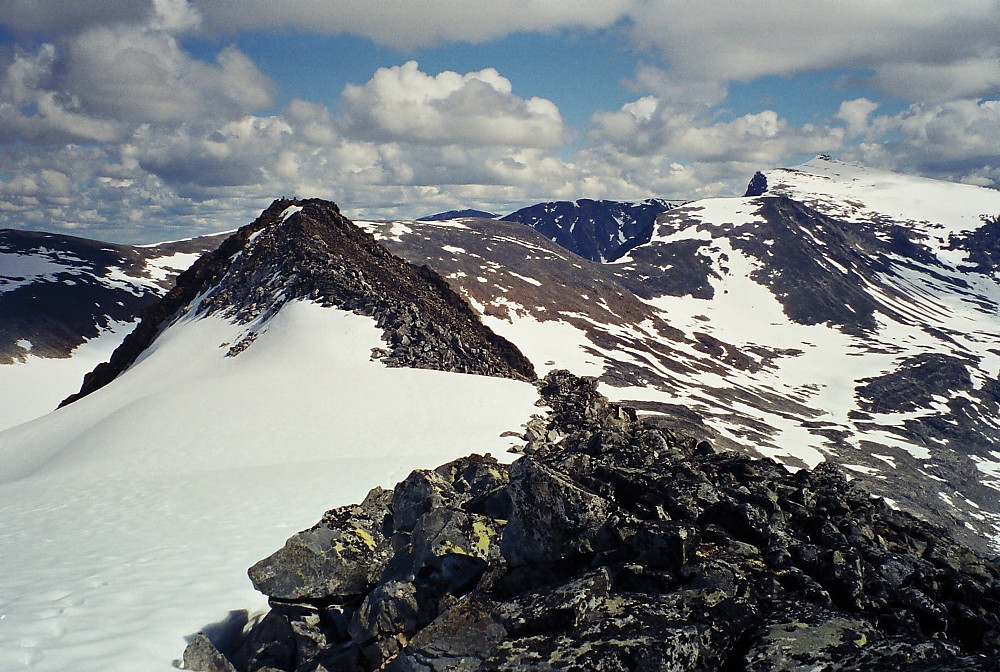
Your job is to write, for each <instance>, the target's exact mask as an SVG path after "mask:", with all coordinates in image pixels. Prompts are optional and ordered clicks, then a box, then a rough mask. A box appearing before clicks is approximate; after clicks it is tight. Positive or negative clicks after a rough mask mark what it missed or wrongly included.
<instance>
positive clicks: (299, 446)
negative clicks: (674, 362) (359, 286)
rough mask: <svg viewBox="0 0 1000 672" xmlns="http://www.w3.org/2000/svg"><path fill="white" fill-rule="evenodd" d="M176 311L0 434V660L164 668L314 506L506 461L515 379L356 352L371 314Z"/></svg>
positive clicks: (240, 599)
mask: <svg viewBox="0 0 1000 672" xmlns="http://www.w3.org/2000/svg"><path fill="white" fill-rule="evenodd" d="M246 330H247V326H245V325H244V326H239V325H234V324H231V323H230V322H228V321H226V320H224V319H222V318H219V317H214V316H212V317H206V318H202V319H192V318H185V319H183V320H182V321H181V322H179V323H176V324H174V325H172V326H171V327H170V328H168V329H167V330H166V331H165V332H164V333H163V334H162V335H161V337H160V338H159V339H158V340H157V341H156V342H155V343H154V345H153V347H152V348H151V349H150V350H149V351H148V352H147V353H146V355H145V356H144V357H143V358H142V359H141V360H140V361H139V362H137V363H136V364H135V365H134V366H133V367H132V368H131V369H130V370H128V371H127V372H125V373H124V374H123V375H122V376H121V377H119V378H118V379H117V380H116V381H115V382H113V383H112V384H111V385H109V386H107V387H105V388H103V389H101V390H99V391H97V392H95V393H94V394H92V395H90V396H88V397H85V398H84V399H82V400H80V401H78V402H76V403H74V404H72V405H70V406H68V407H66V408H64V409H60V410H59V411H56V412H54V413H50V414H48V415H45V416H43V417H41V418H38V419H36V420H34V421H32V422H28V423H26V424H22V425H19V426H17V427H14V428H11V429H8V430H7V431H5V432H3V433H0V576H2V577H3V579H2V582H0V585H2V592H0V669H2V670H4V671H5V672H8V671H9V672H13V671H14V670H33V671H38V672H42V671H52V672H66V671H68V670H72V671H74V672H86V671H88V670H93V671H95V672H96V671H98V670H100V671H101V672H106V671H107V670H129V671H140V672H141V671H143V670H150V671H162V672H167V671H168V670H172V669H174V667H173V666H172V662H173V661H174V660H175V659H178V658H179V657H180V655H181V653H182V652H183V650H184V647H185V645H186V640H185V638H189V637H190V636H192V635H194V634H195V633H196V632H198V631H199V630H200V629H202V628H204V627H206V626H210V625H212V624H217V623H220V622H222V621H225V620H226V619H227V618H228V617H229V613H228V610H229V609H234V610H238V611H239V610H244V609H245V610H247V612H249V613H250V614H251V615H252V614H253V613H256V612H260V611H263V610H264V609H265V608H266V600H265V598H264V596H263V595H260V594H257V593H256V592H255V591H254V590H253V588H252V587H251V585H250V581H249V579H248V578H247V577H246V569H247V568H248V567H249V566H250V565H251V564H253V563H254V562H256V561H257V560H259V559H261V558H263V557H265V556H267V555H269V554H270V553H272V552H273V551H275V550H276V549H278V548H279V547H281V545H282V544H283V543H284V541H285V539H286V538H287V537H288V536H290V535H291V534H293V533H294V532H296V531H298V530H300V529H303V528H306V527H309V526H311V525H312V524H313V523H315V522H316V520H318V519H319V517H320V516H321V514H322V513H323V511H325V510H326V509H329V508H331V507H334V506H339V505H343V504H348V503H351V502H355V501H360V499H361V498H363V497H364V495H365V494H366V493H367V491H368V490H369V489H370V488H372V487H374V486H375V485H379V484H381V485H383V486H390V487H391V486H392V485H394V484H395V483H396V482H397V481H399V480H401V479H402V478H403V477H405V476H406V475H407V474H408V473H409V472H410V471H411V470H412V469H414V468H431V467H435V466H437V465H439V464H441V463H443V462H445V461H448V460H450V459H453V458H456V457H459V456H462V455H466V454H468V453H470V452H479V453H484V452H491V453H492V454H493V455H495V456H496V457H498V458H500V459H506V460H507V461H509V460H510V459H512V458H513V457H514V456H513V455H511V454H509V453H506V449H507V448H508V447H509V446H510V445H511V444H510V440H509V439H506V438H501V437H500V436H499V435H500V434H501V432H503V431H505V430H516V429H518V428H519V427H520V425H521V424H523V423H524V422H525V421H526V420H527V419H528V418H529V416H530V415H531V413H532V412H535V411H537V409H536V408H535V406H534V402H535V400H536V399H537V395H536V392H535V389H534V387H533V386H531V385H530V384H527V383H522V382H517V381H512V380H506V379H498V378H484V377H478V376H467V375H460V374H452V373H442V372H438V371H425V370H413V369H388V368H385V367H383V366H382V365H381V364H379V363H377V362H372V361H370V360H369V356H370V350H371V348H373V347H378V346H379V345H381V341H380V340H379V331H378V330H377V329H376V328H375V326H374V322H373V321H372V320H371V319H369V318H365V317H359V316H357V315H353V314H351V313H346V312H344V311H340V310H335V309H329V308H322V307H320V306H318V305H316V304H313V303H308V302H293V303H290V304H288V305H286V306H285V307H284V308H282V310H281V311H280V312H279V313H278V314H277V315H276V316H274V317H273V318H272V319H271V320H270V322H268V324H267V325H265V326H264V328H263V329H262V330H261V334H260V336H259V338H257V340H256V341H255V342H254V343H253V345H252V346H251V347H249V348H248V349H247V350H245V351H244V352H242V353H240V354H239V355H238V356H236V357H226V356H225V355H226V352H227V351H228V349H229V346H230V345H231V344H232V343H235V342H237V341H238V340H239V339H240V338H241V337H242V336H243V335H244V334H245V332H246Z"/></svg>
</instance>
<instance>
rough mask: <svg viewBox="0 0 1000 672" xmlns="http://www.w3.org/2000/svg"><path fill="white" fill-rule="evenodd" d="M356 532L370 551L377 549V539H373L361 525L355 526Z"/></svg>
mask: <svg viewBox="0 0 1000 672" xmlns="http://www.w3.org/2000/svg"><path fill="white" fill-rule="evenodd" d="M354 534H356V535H358V537H359V538H360V539H361V541H363V542H364V544H365V546H367V547H368V550H369V551H374V550H375V540H374V539H372V535H370V534H368V533H367V532H365V531H364V530H362V529H361V528H360V527H355V528H354Z"/></svg>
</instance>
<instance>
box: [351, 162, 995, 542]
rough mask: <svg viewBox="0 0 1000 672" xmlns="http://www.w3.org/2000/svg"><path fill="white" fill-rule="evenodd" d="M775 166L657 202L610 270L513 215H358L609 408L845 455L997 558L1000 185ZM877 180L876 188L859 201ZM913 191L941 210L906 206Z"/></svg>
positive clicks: (742, 441)
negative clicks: (715, 195)
mask: <svg viewBox="0 0 1000 672" xmlns="http://www.w3.org/2000/svg"><path fill="white" fill-rule="evenodd" d="M811 165H818V166H820V167H821V168H823V169H824V170H825V171H827V173H822V174H814V173H817V172H819V171H818V169H817V170H815V171H813V172H810V169H809V166H811ZM830 171H834V172H837V171H839V172H841V173H842V176H841V178H840V179H839V181H838V180H835V179H834V178H833V177H831V176H830V175H829V174H828V173H829V172H830ZM876 178H878V179H876ZM890 178H891V179H890ZM766 179H767V182H768V184H770V185H771V186H770V187H769V188H768V189H767V190H766V191H765V192H764V193H763V194H762V195H760V196H756V197H746V198H731V199H711V200H703V201H697V202H693V203H689V204H687V205H684V206H681V207H677V208H673V209H671V210H669V211H667V212H665V213H663V214H662V215H660V216H659V218H658V220H657V224H656V229H655V231H654V233H653V235H652V237H651V240H650V242H649V243H647V244H644V245H640V246H639V247H636V248H634V249H632V250H631V251H630V252H629V253H628V254H626V255H625V256H623V257H622V258H620V259H619V260H618V261H616V262H614V263H610V264H597V263H592V262H589V261H587V260H585V259H581V258H579V257H577V256H574V255H572V254H570V253H568V252H567V251H565V250H563V249H560V248H559V247H558V246H556V245H554V244H553V243H552V242H551V241H549V240H548V239H546V238H545V237H544V236H541V235H538V234H537V232H535V231H532V230H531V229H529V228H528V227H521V229H520V230H518V229H511V228H504V227H503V223H502V222H491V221H486V220H476V219H465V220H455V221H452V222H433V223H430V222H428V223H423V222H421V223H415V222H383V223H378V222H371V223H362V225H363V226H365V227H367V228H369V230H371V231H373V232H374V233H375V235H376V237H377V238H379V239H380V240H381V241H382V242H383V243H384V244H385V245H387V246H388V247H390V249H392V250H393V251H395V252H396V253H397V254H400V255H401V256H403V257H405V258H408V259H411V260H413V261H415V262H418V261H419V263H428V264H429V265H430V266H431V267H433V268H435V269H437V270H438V271H439V272H440V273H441V274H442V275H444V276H445V277H447V278H448V281H449V282H451V283H452V284H453V285H454V286H455V287H456V288H457V289H458V290H459V291H460V292H462V293H463V294H464V295H465V296H466V297H467V298H468V299H469V300H470V302H472V303H473V305H475V306H476V308H477V309H478V310H479V311H480V312H481V313H482V314H483V316H484V321H485V322H486V323H487V324H489V325H490V326H491V327H492V328H493V329H494V330H495V331H497V332H498V333H500V334H502V335H504V336H506V337H507V338H508V339H510V340H511V341H513V342H514V343H516V344H518V346H519V347H520V348H521V349H522V350H523V351H524V352H525V353H526V354H527V355H528V356H529V357H531V358H532V360H533V362H534V364H535V367H536V370H538V371H539V372H540V373H544V372H545V371H548V370H550V369H552V368H555V367H565V368H568V369H570V370H573V371H574V372H576V373H578V374H583V375H596V376H599V378H600V380H601V382H602V388H601V389H602V392H604V393H605V394H607V395H608V396H610V397H611V398H613V399H615V400H618V401H624V402H626V403H629V404H631V405H634V406H636V407H638V408H639V409H640V410H642V411H643V412H648V413H657V414H661V415H663V416H665V417H667V418H670V419H671V420H672V421H673V422H674V423H680V424H681V425H682V426H684V427H686V428H687V429H688V430H689V431H691V432H701V433H702V434H703V435H705V436H706V437H711V438H712V439H713V440H714V441H715V442H716V443H717V444H719V445H724V446H728V447H731V448H734V449H737V450H751V451H754V452H757V453H761V454H764V455H766V456H769V457H773V458H775V459H778V460H780V461H782V462H783V463H785V464H786V465H788V466H789V467H791V468H796V467H799V466H803V465H815V464H817V463H818V462H820V461H822V460H824V459H829V460H833V461H836V462H838V463H840V464H842V465H843V466H845V468H847V469H848V472H849V473H851V474H852V476H853V477H855V478H857V479H860V480H863V481H864V482H865V483H866V484H867V485H868V486H869V487H870V488H871V489H872V490H873V491H875V492H877V493H879V494H882V495H884V496H886V497H888V498H890V499H891V500H892V501H894V502H895V504H896V505H898V506H900V507H903V508H907V509H909V510H911V511H916V512H918V513H919V514H920V515H923V516H925V517H927V518H929V519H931V520H933V521H935V522H937V523H940V524H943V525H946V526H948V527H949V528H950V529H952V530H954V533H955V534H956V535H957V536H958V537H960V538H961V539H963V541H964V542H966V543H969V544H972V545H974V546H977V547H979V548H983V549H984V550H988V549H989V548H990V546H991V545H992V550H995V549H996V544H997V542H998V540H1000V495H998V489H1000V452H997V449H996V446H997V445H998V444H1000V405H998V400H1000V395H998V390H1000V385H998V383H997V375H998V372H1000V347H998V345H997V342H996V334H997V333H1000V319H998V317H997V313H998V304H1000V283H998V279H997V276H996V274H995V271H994V269H993V266H992V259H993V258H994V257H993V256H991V255H994V254H995V253H996V248H995V245H994V242H995V237H994V236H993V234H992V231H993V229H994V228H996V224H995V222H991V221H990V220H989V217H988V213H991V212H1000V193H998V192H996V191H993V190H988V189H980V188H976V187H968V186H966V185H952V184H947V183H940V182H935V181H932V180H923V179H917V178H910V177H907V176H900V175H890V174H886V173H869V172H867V171H864V170H863V169H859V168H856V167H851V166H848V165H847V164H842V163H836V162H831V161H829V160H824V159H819V160H817V161H816V162H811V163H810V164H806V166H803V167H800V168H798V169H796V170H791V171H771V172H768V173H767V177H766ZM796 179H798V180H800V181H798V182H796V181H795V180H796ZM865 179H867V180H868V181H869V182H871V183H873V184H874V185H875V186H872V187H871V189H870V190H869V192H865V193H866V194H880V196H879V198H881V199H882V201H878V200H877V198H875V197H874V196H871V197H870V198H869V201H867V202H866V203H867V204H864V203H863V202H862V201H861V200H860V196H859V195H858V193H860V192H858V193H855V192H857V191H858V186H857V185H858V184H860V183H863V182H864V180H865ZM883 184H884V185H885V186H886V188H887V189H890V192H891V190H892V188H896V189H898V195H897V197H896V199H895V200H893V199H890V198H888V197H887V196H885V195H884V194H882V193H881V192H880V191H879V190H880V188H881V185H883ZM893 185H896V186H895V187H893ZM807 186H808V187H809V188H810V189H812V191H810V192H809V194H810V195H809V196H808V197H807V196H806V195H805V194H806V187H807ZM820 187H823V188H826V189H827V191H826V192H824V191H822V190H821V189H820ZM935 189H939V190H940V191H939V192H938V195H937V196H935V195H934V190H935ZM796 190H797V191H796ZM917 191H919V192H921V194H922V196H921V198H922V199H923V201H924V202H925V203H932V202H933V203H935V204H938V205H937V207H938V215H940V216H937V215H935V216H936V217H937V219H930V218H927V217H925V218H923V219H917V218H916V216H915V215H913V213H912V212H910V215H911V216H909V217H908V218H907V217H901V215H900V213H903V214H906V213H907V212H909V211H906V210H901V209H900V207H902V206H900V207H897V208H896V209H895V210H894V209H893V208H892V207H891V206H893V205H894V204H897V203H906V202H908V201H907V199H908V198H909V195H912V194H913V193H915V192H917ZM955 194H961V197H959V196H955ZM855 196H857V198H854V200H853V205H852V204H851V203H848V201H850V200H851V199H852V198H853V197H855ZM952 197H954V198H956V199H958V200H957V201H956V203H955V208H954V210H953V211H950V212H947V210H948V209H947V208H946V207H944V206H941V205H940V203H942V202H947V201H948V199H949V198H952ZM800 198H801V200H799V199H800ZM823 203H825V204H826V206H824V207H823V208H820V207H819V205H820V204H823ZM876 207H877V208H881V210H879V209H876ZM848 210H850V211H851V212H854V213H855V215H854V216H851V217H847V216H846V215H845V213H847V212H848ZM860 212H866V213H868V214H867V215H866V216H865V217H863V218H862V217H860V216H859V215H857V213H860ZM945 215H948V216H947V217H945ZM980 215H984V216H986V217H985V221H984V219H981V218H980ZM939 225H940V226H939ZM928 232H937V233H936V234H935V235H936V236H937V238H933V237H931V236H930V234H929V233H928ZM963 246H964V247H963Z"/></svg>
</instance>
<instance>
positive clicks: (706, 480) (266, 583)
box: [231, 371, 1000, 672]
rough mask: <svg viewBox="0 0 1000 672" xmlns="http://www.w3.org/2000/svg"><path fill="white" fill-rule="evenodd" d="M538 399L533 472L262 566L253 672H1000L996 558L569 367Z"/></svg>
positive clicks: (517, 469)
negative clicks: (679, 429) (701, 432)
mask: <svg viewBox="0 0 1000 672" xmlns="http://www.w3.org/2000/svg"><path fill="white" fill-rule="evenodd" d="M538 387H539V391H540V394H541V396H542V400H543V402H544V405H545V406H547V407H548V408H549V409H550V410H549V411H548V413H547V414H546V415H545V416H537V417H536V418H534V419H533V420H532V421H531V422H530V423H528V427H527V428H526V430H525V432H524V438H525V441H526V444H525V447H524V452H525V453H526V454H525V456H524V457H522V458H520V459H519V460H518V461H517V462H515V463H514V465H513V466H510V467H508V466H506V465H503V464H500V463H498V462H497V461H496V460H495V459H493V458H491V457H489V456H485V457H484V456H478V455H471V456H469V457H466V458H462V459H460V460H456V461H454V462H451V463H449V464H446V465H443V466H442V467H440V468H438V469H435V470H420V471H416V472H413V473H412V474H411V475H410V476H409V477H408V478H407V479H405V480H404V481H403V482H401V483H400V484H399V485H397V486H396V487H395V489H394V490H393V491H392V492H391V493H389V492H388V491H382V490H380V489H377V490H374V491H372V494H370V495H369V497H368V498H367V499H366V500H365V502H364V503H363V504H362V505H360V506H358V507H344V508H341V509H335V510H333V511H331V512H329V513H328V514H327V515H326V516H324V519H323V521H321V523H320V524H319V525H317V526H316V527H315V528H313V529H311V530H307V531H305V532H302V533H300V534H299V535H296V536H295V537H293V539H292V540H290V541H289V544H286V548H285V549H282V551H279V553H277V554H275V555H274V556H272V557H271V558H269V559H268V560H267V561H264V562H265V564H264V565H261V563H258V565H255V569H252V570H251V575H252V576H254V575H255V574H256V576H257V578H255V585H257V586H258V588H260V589H264V590H265V592H267V593H268V595H269V596H270V597H271V601H272V606H273V610H272V612H271V613H270V614H269V615H268V616H267V617H265V619H264V620H263V621H261V623H260V624H259V625H258V626H256V627H255V628H252V629H251V630H250V631H249V632H248V633H247V636H246V640H245V641H244V642H243V644H242V645H241V649H240V651H239V652H237V653H235V654H232V655H231V658H232V659H233V662H234V665H235V666H236V668H237V669H238V670H241V671H242V670H253V671H255V672H256V671H258V670H262V669H265V667H268V668H271V669H276V670H284V671H286V672H292V671H295V672H314V671H316V670H343V671H345V672H353V671H358V672H360V671H367V670H375V669H386V670H396V671H399V672H403V671H406V672H409V671H420V672H428V671H443V670H462V671H469V672H472V671H486V670H497V671H499V670H523V671H528V670H532V671H534V670H600V671H606V672H624V671H625V670H692V671H695V670H698V671H719V672H724V671H725V672H728V671H732V670H742V671H746V672H779V671H780V670H801V671H803V672H804V671H805V670H823V671H824V672H846V671H848V670H851V671H861V670H865V671H866V672H880V671H885V672H889V671H890V670H891V671H892V672H897V671H898V670H899V669H907V670H910V669H913V670H925V671H928V672H929V671H930V670H984V671H985V670H997V669H1000V568H998V566H997V562H996V560H995V559H994V560H991V559H986V558H983V557H981V556H979V555H977V554H976V553H974V552H972V551H970V550H968V549H965V548H962V547H960V546H957V545H956V544H955V543H953V542H952V541H951V540H950V539H949V538H948V535H947V534H945V533H944V532H943V531H941V530H939V529H937V528H934V527H932V526H930V525H928V524H926V523H923V522H920V521H918V520H916V519H914V518H912V517H911V516H909V515H907V514H905V513H901V512H898V511H894V510H892V509H890V508H889V507H888V506H887V505H886V504H885V503H884V502H883V501H882V500H880V499H877V498H874V497H872V496H871V495H870V494H869V493H868V492H867V491H864V490H862V489H860V488H859V487H858V486H856V485H855V484H852V483H851V482H849V481H848V480H847V479H846V478H845V477H844V475H843V474H842V473H841V472H840V471H839V469H837V468H836V467H834V466H832V465H828V464H823V465H820V467H818V468H817V469H815V470H813V471H808V470H800V471H798V472H796V473H789V472H788V471H787V470H786V469H785V468H784V467H782V466H781V465H779V464H778V463H776V462H774V461H772V460H767V459H764V460H754V459H751V458H748V457H746V456H741V455H737V454H731V453H726V452H720V451H716V450H714V449H713V448H712V447H711V446H710V445H709V444H708V443H706V442H705V441H704V440H702V439H701V438H699V437H691V436H685V435H682V434H680V433H675V432H672V431H671V430H670V429H669V428H664V427H661V426H654V425H652V424H647V423H646V422H644V421H643V420H641V419H640V418H638V417H637V416H636V414H635V413H634V412H632V411H630V410H628V409H624V408H621V407H619V406H617V405H615V404H611V403H609V402H607V400H606V399H604V398H603V397H602V396H601V395H600V394H599V393H598V392H597V390H596V385H595V384H594V381H593V380H591V379H581V378H577V377H574V376H572V375H570V374H568V373H567V372H563V371H556V372H552V373H550V374H549V375H548V376H546V378H545V380H543V381H539V383H538ZM359 530H360V531H361V532H363V533H359ZM316 549H326V551H325V552H323V553H318V552H316ZM306 550H308V551H309V552H308V553H307V552H306ZM334 551H335V552H334ZM310 553H311V554H312V555H310ZM303 557H306V558H310V559H309V561H308V562H304V561H302V558H303ZM265 569H266V571H265ZM303 577H306V578H307V579H308V580H307V581H303ZM265 578H266V580H265ZM304 583H307V584H309V585H310V586H319V587H321V589H315V588H311V589H310V591H305V590H303V589H301V587H300V586H301V585H302V584H304ZM289 586H294V587H295V588H294V590H292V589H289ZM292 599H294V600H298V602H297V603H295V602H292V601H289V600H292Z"/></svg>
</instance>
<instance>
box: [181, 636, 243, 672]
mask: <svg viewBox="0 0 1000 672" xmlns="http://www.w3.org/2000/svg"><path fill="white" fill-rule="evenodd" d="M182 669H185V670H195V672H236V668H235V667H233V664H232V663H230V662H229V661H228V660H227V659H226V657H225V656H224V655H222V654H221V653H220V652H219V650H218V649H217V648H215V645H214V644H212V642H211V641H210V640H209V639H208V637H206V636H205V635H204V634H203V633H200V632H199V633H198V634H197V635H196V636H195V638H194V639H193V640H192V641H191V643H190V644H188V645H187V648H185V649H184V662H183V664H182Z"/></svg>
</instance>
